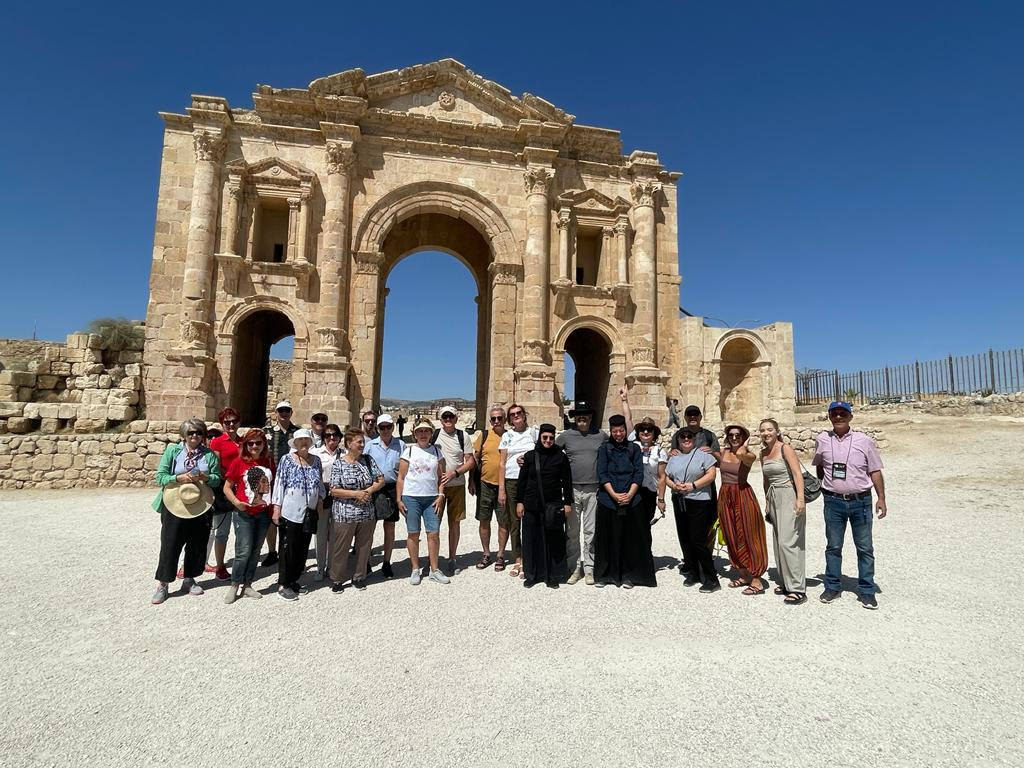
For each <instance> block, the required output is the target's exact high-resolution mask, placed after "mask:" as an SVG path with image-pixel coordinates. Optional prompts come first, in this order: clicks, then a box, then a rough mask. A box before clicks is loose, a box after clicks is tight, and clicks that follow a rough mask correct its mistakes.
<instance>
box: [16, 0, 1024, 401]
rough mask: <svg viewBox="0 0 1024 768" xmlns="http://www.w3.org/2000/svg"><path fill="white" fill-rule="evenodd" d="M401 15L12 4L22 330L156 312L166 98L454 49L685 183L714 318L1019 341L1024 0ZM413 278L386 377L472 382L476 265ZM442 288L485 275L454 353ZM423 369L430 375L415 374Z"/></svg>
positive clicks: (951, 347) (416, 389) (886, 357)
mask: <svg viewBox="0 0 1024 768" xmlns="http://www.w3.org/2000/svg"><path fill="white" fill-rule="evenodd" d="M222 5H223V7H222ZM401 6H402V4H401V3H393V4H389V5H387V6H384V5H377V6H373V4H369V5H364V6H358V5H355V4H351V3H345V4H329V5H325V6H324V7H323V8H322V9H317V8H314V7H313V5H312V4H310V5H309V6H303V9H302V12H301V13H297V14H295V15H294V16H292V15H291V14H290V7H289V5H288V4H287V3H284V4H282V3H280V2H275V3H258V2H248V3H245V4H234V5H231V6H230V7H228V4H214V3H207V4H199V3H192V4H189V3H180V4H179V5H177V6H173V8H174V10H173V12H171V11H170V10H169V9H171V8H172V6H163V8H164V9H168V10H167V11H166V12H157V11H151V10H150V9H149V8H148V7H146V4H124V5H122V6H120V7H117V6H115V4H83V3H75V4H30V3H18V4H15V5H12V6H10V7H8V9H7V10H6V11H5V12H4V26H3V32H2V39H3V45H2V46H0V63H2V64H3V71H4V73H5V77H4V81H5V93H6V95H5V99H4V101H5V105H6V107H7V108H6V109H5V110H4V112H5V118H4V120H3V122H2V123H0V130H2V132H3V135H2V141H0V178H2V180H3V183H2V184H0V210H2V211H3V215H2V217H0V222H2V223H0V232H2V235H3V237H2V243H0V249H2V251H0V252H2V253H3V275H4V277H5V280H4V284H5V289H6V290H5V292H4V301H3V302H0V335H4V336H31V335H32V332H33V327H34V326H35V327H37V328H38V334H39V336H40V337H41V338H51V339H59V338H62V337H63V336H64V335H65V334H66V333H68V332H69V331H72V330H76V329H78V328H81V327H82V326H84V325H85V324H86V323H87V322H88V321H89V320H90V319H92V318H94V317H97V316H100V315H127V316H129V317H142V316H143V315H144V313H145V306H146V291H147V281H148V276H149V268H150V254H151V246H152V237H153V221H154V211H155V199H156V189H157V178H158V173H159V161H160V146H161V129H162V124H161V121H160V120H159V118H158V117H157V114H156V113H157V111H158V110H166V111H178V112H180V111H182V110H183V109H184V107H185V106H186V105H187V104H188V101H189V94H191V93H207V94H217V95H222V96H225V97H227V98H228V99H229V100H230V102H231V103H232V104H235V105H239V106H243V107H244V106H250V105H251V101H250V94H251V92H252V91H253V90H254V88H255V86H256V84H257V83H268V84H271V85H275V86H281V87H287V86H290V87H296V86H298V87H304V86H305V85H306V84H308V83H309V81H310V80H312V79H314V78H316V77H318V76H321V75H325V74H329V73H333V72H339V71H342V70H345V69H349V68H351V67H362V68H363V69H365V70H366V71H367V72H377V71H383V70H386V69H392V68H396V67H401V66H406V65H410V64H415V63H422V62H427V61H432V60H435V59H439V58H443V57H446V56H450V57H453V58H457V59H459V60H460V61H462V62H463V63H465V64H466V65H467V66H468V67H470V68H471V69H473V70H474V71H476V72H479V73H480V74H482V75H483V76H485V77H487V78H489V79H492V80H495V81H497V82H499V83H502V84H503V85H505V86H507V87H508V88H510V89H511V90H512V91H513V92H514V93H517V94H518V93H522V92H523V91H529V92H531V93H534V94H537V95H539V96H542V97H544V98H545V99H547V100H549V101H551V102H553V103H555V104H557V105H558V106H560V107H562V108H563V109H565V110H566V111H568V112H571V113H573V114H575V115H576V116H577V121H578V122H580V123H584V124H589V125H598V126H603V127H610V128H618V129H620V130H621V131H622V138H623V142H624V150H625V152H627V153H628V152H629V151H630V150H632V149H634V148H640V149H652V150H656V151H657V152H659V153H660V155H661V159H662V162H663V163H664V164H665V165H666V167H668V168H669V169H672V170H680V171H683V172H684V173H685V176H684V177H683V179H682V180H681V181H680V269H681V272H682V274H683V289H682V304H683V306H684V307H686V308H687V309H688V310H690V311H691V312H695V313H698V314H703V315H706V316H710V317H716V318H721V319H723V320H724V321H726V322H728V323H731V324H741V323H762V322H771V321H775V320H789V321H792V322H793V323H794V324H795V334H796V362H797V365H798V366H800V367H802V366H814V367H823V368H832V367H840V368H843V369H857V368H861V367H873V366H876V365H881V364H886V363H896V362H900V361H904V360H909V359H913V358H914V357H921V358H929V357H935V356H941V355H945V354H949V353H953V354H956V353H968V352H974V351H979V350H981V349H984V348H987V347H989V346H993V347H996V348H1001V347H1010V346H1019V345H1021V343H1022V334H1021V330H1020V329H1021V327H1022V323H1021V322H1020V317H1019V298H1018V296H1019V292H1020V285H1021V278H1022V277H1024V266H1022V264H1024V259H1022V255H1024V254H1022V250H1024V141H1022V137H1024V87H1022V86H1024V46H1022V45H1021V39H1020V33H1021V30H1022V28H1024V5H1022V4H1020V3H1016V2H978V3H962V2H961V3H954V2H898V3H893V2H860V3H840V2H821V0H814V1H813V2H812V1H810V0H808V1H806V2H729V3H724V2H682V3H674V4H665V7H666V8H671V10H665V11H659V12H658V13H657V14H656V13H655V7H656V5H655V4H623V3H616V4H610V3H609V4H602V3H597V2H587V3H583V4H579V5H576V4H573V3H560V4H555V3H550V2H545V3H539V4H537V5H536V6H535V7H533V8H528V7H527V6H528V4H526V3H519V4H516V5H515V6H508V7H510V8H513V10H512V11H511V12H506V11H504V10H502V8H504V7H503V6H494V7H493V10H492V6H490V5H488V4H484V3H479V2H475V3H472V4H466V5H462V4H460V3H457V2H448V3H445V4H443V5H437V4H423V3H415V4H410V5H409V7H408V9H406V10H402V9H401ZM360 7H370V8H373V9H374V11H375V12H372V13H369V12H368V13H364V12H362V11H360V10H358V9H359V8H360ZM428 278H429V279H428ZM389 285H390V287H391V289H392V299H391V300H390V301H389V312H388V318H387V322H388V325H387V335H386V350H385V355H386V362H385V364H384V394H385V395H391V396H424V397H426V396H433V395H439V394H458V395H469V394H471V391H472V382H473V377H474V365H475V360H474V358H473V350H474V348H475V333H474V326H473V324H474V323H475V313H474V305H473V302H472V296H473V288H472V281H471V279H470V277H469V274H468V272H467V271H466V270H465V268H464V267H462V266H461V265H460V264H458V263H457V262H456V261H455V260H454V259H453V258H451V257H448V256H443V255H439V254H418V255H415V256H414V257H411V258H410V259H408V260H406V261H405V262H403V263H402V264H401V265H399V267H398V268H397V269H396V271H395V272H394V273H393V275H392V278H391V280H390V281H389ZM442 285H448V286H449V287H452V286H457V287H458V289H459V299H458V303H457V306H456V311H460V312H464V322H460V323H457V325H458V326H459V327H464V329H465V336H464V338H463V339H461V340H459V339H456V340H454V342H453V344H452V346H453V347H454V348H457V349H463V350H465V352H464V354H461V355H455V356H454V357H453V358H452V359H451V360H449V361H447V362H446V363H445V364H444V365H441V366H439V365H436V363H435V361H436V355H433V354H425V353H424V352H423V350H419V351H418V352H414V351H413V349H412V348H413V344H412V343H411V340H410V338H409V336H408V335H403V334H408V330H409V329H411V328H412V327H413V326H414V324H415V323H417V322H418V321H417V320H416V319H415V318H414V317H413V316H412V315H411V312H413V311H414V310H413V308H414V307H415V306H416V305H417V304H418V302H415V301H404V302H400V301H396V300H395V298H396V297H397V296H400V295H402V294H403V292H404V293H405V294H407V295H408V294H409V293H410V291H411V288H412V287H413V286H418V287H419V289H420V290H424V289H427V290H430V291H432V292H437V291H440V288H441V286H442ZM839 292H845V293H846V294H847V296H848V297H849V298H850V299H852V300H844V301H837V300H836V298H837V296H836V295H837V293H839ZM416 354H419V355H421V357H419V358H417V357H415V355H416ZM423 366H427V367H428V370H429V374H427V375H423V376H422V377H421V379H422V382H421V383H417V382H416V381H415V379H414V377H412V376H410V375H409V374H408V373H407V372H408V371H409V370H424V369H423Z"/></svg>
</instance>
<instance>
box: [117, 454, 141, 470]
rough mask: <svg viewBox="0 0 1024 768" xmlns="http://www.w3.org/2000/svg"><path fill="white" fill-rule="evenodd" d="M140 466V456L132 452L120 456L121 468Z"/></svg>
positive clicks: (138, 467)
mask: <svg viewBox="0 0 1024 768" xmlns="http://www.w3.org/2000/svg"><path fill="white" fill-rule="evenodd" d="M142 466H143V460H142V457H140V456H138V455H136V454H134V453H127V454H125V455H124V456H122V457H121V469H142Z"/></svg>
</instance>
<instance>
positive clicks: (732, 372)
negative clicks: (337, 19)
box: [144, 59, 792, 423]
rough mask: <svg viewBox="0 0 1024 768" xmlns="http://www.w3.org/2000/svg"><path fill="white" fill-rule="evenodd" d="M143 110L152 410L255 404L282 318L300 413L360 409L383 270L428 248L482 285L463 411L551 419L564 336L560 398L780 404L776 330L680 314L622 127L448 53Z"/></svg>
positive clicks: (674, 250) (654, 203) (674, 265)
mask: <svg viewBox="0 0 1024 768" xmlns="http://www.w3.org/2000/svg"><path fill="white" fill-rule="evenodd" d="M161 116H162V117H163V119H164V123H165V131H164V146H163V158H162V166H161V176H160V191H159V201H158V207H157V223H156V235H155V240H154V254H153V268H152V275H151V280H150V300H149V307H148V311H147V320H146V334H147V339H146V348H145V371H144V397H145V406H146V410H147V414H148V416H149V417H150V418H153V419H176V418H184V417H188V416H194V415H202V416H206V417H208V418H209V417H213V416H214V415H215V413H216V412H217V410H218V409H219V408H220V407H222V406H224V405H226V404H228V403H229V402H230V403H231V404H232V405H234V406H235V407H238V408H239V409H240V410H242V411H243V412H244V415H245V416H246V419H247V420H248V421H255V420H259V421H262V418H263V416H264V414H263V409H264V402H263V399H264V398H265V392H266V381H267V357H268V353H269V349H270V346H271V345H272V344H274V343H275V342H277V341H278V340H279V339H281V338H283V337H285V336H293V337H294V350H295V351H294V362H293V374H292V375H293V379H292V385H291V392H290V395H291V399H292V401H293V402H294V403H295V404H296V407H297V411H298V416H299V417H300V418H305V417H306V416H308V415H309V413H310V412H312V411H313V410H325V411H327V412H328V413H330V414H331V416H332V418H334V419H336V420H338V421H339V423H345V422H346V421H348V420H349V419H350V418H351V417H352V415H353V414H355V413H357V412H358V411H360V410H362V409H365V408H368V407H371V406H373V405H375V404H376V403H377V402H378V400H379V398H380V395H381V392H380V371H381V348H382V339H383V329H382V323H383V318H384V307H385V302H386V300H387V291H386V288H385V285H386V282H387V276H388V274H389V273H390V271H391V270H392V269H393V268H394V266H395V265H396V264H397V263H398V262H399V261H401V259H403V258H405V257H406V256H408V255H409V254H411V253H414V252H416V251H419V250H424V249H430V250H438V251H444V252H447V253H450V254H452V255H454V256H455V257H456V258H458V259H459V260H460V261H461V262H462V263H464V264H465V265H466V266H467V268H468V269H469V270H470V272H471V273H472V274H473V276H474V279H475V281H476V284H477V296H476V300H477V303H478V305H479V306H478V338H477V350H478V358H479V359H478V367H477V386H476V393H475V395H476V401H477V408H478V410H479V411H480V412H481V415H482V412H483V410H484V409H485V408H486V407H487V404H488V403H492V402H498V403H502V402H504V403H507V402H510V401H512V400H516V401H518V402H521V403H523V404H524V405H526V407H527V408H528V409H529V410H530V411H531V413H532V418H533V420H534V421H535V422H536V421H540V420H548V421H554V422H556V423H558V417H559V415H560V413H561V411H562V405H561V403H562V392H561V390H562V381H563V376H564V358H565V355H566V354H569V355H571V356H572V358H573V360H574V362H575V365H576V392H577V396H578V397H587V398H590V399H592V400H596V401H598V404H599V406H604V408H605V410H606V411H608V412H610V410H611V409H613V408H614V407H615V402H614V399H615V388H616V387H617V386H619V385H620V384H621V383H626V384H627V385H628V386H629V387H630V389H631V393H632V394H631V402H632V403H633V407H634V412H636V413H637V415H645V414H650V415H653V416H655V417H657V418H659V419H661V418H663V414H664V412H665V404H666V396H676V397H682V398H684V399H687V400H688V401H692V400H695V401H697V402H700V403H702V404H704V405H705V407H706V408H707V407H708V406H712V405H714V406H716V407H717V406H718V404H719V401H721V403H726V402H733V401H735V402H744V403H751V402H755V401H756V402H757V404H758V407H759V408H760V407H775V408H776V409H778V408H782V409H785V408H787V407H788V409H789V411H790V412H791V411H792V386H789V389H788V392H789V401H788V404H787V402H786V400H785V392H786V381H785V380H784V378H783V377H784V369H785V366H786V364H787V360H786V355H787V354H788V356H789V358H788V364H789V367H790V371H789V379H790V380H791V379H792V368H791V361H792V336H791V330H789V328H788V325H787V324H784V323H776V324H774V325H773V326H769V327H768V330H770V332H771V334H773V336H772V339H770V340H769V341H768V342H767V343H762V344H760V346H758V347H756V349H757V351H758V357H757V359H756V360H747V359H746V358H747V357H750V354H749V350H748V349H747V348H746V347H744V346H743V345H742V343H741V342H740V341H737V342H736V343H734V344H733V345H732V346H729V345H726V346H725V347H724V350H725V351H721V350H718V351H716V349H717V348H716V346H715V342H714V340H713V339H711V338H706V332H710V331H712V330H715V329H707V328H705V327H704V326H703V325H702V326H701V329H700V330H698V329H695V328H693V327H691V326H686V325H685V324H683V323H682V322H681V321H680V318H679V314H678V304H679V285H680V277H679V272H678V263H679V259H678V245H677V240H678V238H677V204H676V184H677V180H678V179H679V176H680V174H678V173H673V172H670V171H667V170H666V169H665V168H663V167H662V165H661V163H660V161H659V159H658V156H657V155H656V154H655V153H653V152H646V151H634V152H632V153H631V154H629V155H623V154H622V144H621V140H620V137H619V134H618V132H617V131H612V130H607V129H604V128H595V127H590V126H585V125H580V124H578V123H577V122H576V120H575V118H574V117H573V115H570V114H567V113H566V112H564V111H563V110H561V109H559V108H557V107H555V106H554V105H552V104H550V103H548V102H546V101H544V100H543V99H541V98H538V97H536V96H532V95H530V94H524V95H523V96H522V97H515V96H513V95H512V94H511V93H510V92H509V91H508V90H507V89H505V88H503V87H501V86H500V85H497V84H496V83H493V82H491V81H488V80H486V79H484V78H482V77H480V76H479V75H476V74H474V73H473V72H471V71H469V70H468V69H466V68H465V67H464V66H463V65H461V64H460V63H458V62H456V61H453V60H451V59H445V60H442V61H439V62H434V63H431V64H425V65H422V66H415V67H409V68H406V69H401V70H395V71H391V72H385V73H382V74H377V75H369V76H368V75H366V74H365V73H364V72H363V71H362V70H359V69H354V70H349V71H346V72H342V73H340V74H337V75H331V76H329V77H324V78H320V79H318V80H314V81H313V82H312V83H310V84H309V86H308V87H307V88H272V87H270V86H259V88H258V90H257V92H256V93H254V94H253V106H252V108H251V109H242V108H235V107H231V106H229V105H228V103H227V101H226V100H225V99H223V98H219V97H213V96H193V97H192V103H191V105H190V107H189V108H188V109H187V110H186V113H185V114H170V113H163V114H162V115H161ZM687 319H688V320H692V319H693V318H687ZM764 331H765V329H757V330H752V331H749V332H748V333H750V334H754V336H755V337H757V338H760V336H758V334H759V333H763V332H764ZM787 345H788V346H787ZM716 354H718V355H719V357H718V358H717V359H716V358H714V357H713V355H716ZM730 355H732V356H730ZM737 355H738V357H737ZM734 357H736V358H737V359H736V360H734V359H733V358H734ZM716 360H717V361H716ZM780 369H781V370H780ZM749 371H755V376H756V377H757V378H756V381H755V382H748V381H746V380H745V379H744V378H743V377H744V376H746V375H747V373H748V372H749ZM737 377H739V378H737ZM726 390H728V391H726ZM723 393H724V394H723ZM730 398H732V399H731V400H730ZM709 410H710V409H709Z"/></svg>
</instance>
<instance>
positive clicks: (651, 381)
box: [626, 367, 668, 424]
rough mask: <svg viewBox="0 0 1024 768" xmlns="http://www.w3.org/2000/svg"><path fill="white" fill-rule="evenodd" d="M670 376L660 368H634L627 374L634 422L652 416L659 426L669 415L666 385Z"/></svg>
mask: <svg viewBox="0 0 1024 768" xmlns="http://www.w3.org/2000/svg"><path fill="white" fill-rule="evenodd" d="M667 382H668V374H667V373H665V372H664V371H662V370H661V369H659V368H653V367H652V368H634V369H633V370H632V371H630V372H629V373H628V374H626V386H627V387H628V388H629V407H630V411H632V413H633V421H634V422H638V421H640V420H641V419H643V418H645V417H647V416H650V417H651V418H652V419H654V421H655V422H656V423H658V424H661V423H663V422H664V421H665V419H666V417H667V415H668V403H667V400H666V389H665V385H666V384H667Z"/></svg>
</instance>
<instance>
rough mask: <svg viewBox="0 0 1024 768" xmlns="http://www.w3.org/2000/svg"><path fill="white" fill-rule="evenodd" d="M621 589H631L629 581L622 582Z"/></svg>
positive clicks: (631, 583)
mask: <svg viewBox="0 0 1024 768" xmlns="http://www.w3.org/2000/svg"><path fill="white" fill-rule="evenodd" d="M622 588H623V589H632V588H633V582H632V581H630V580H629V579H626V580H625V581H624V582H622Z"/></svg>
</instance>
